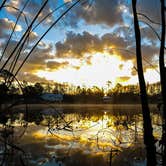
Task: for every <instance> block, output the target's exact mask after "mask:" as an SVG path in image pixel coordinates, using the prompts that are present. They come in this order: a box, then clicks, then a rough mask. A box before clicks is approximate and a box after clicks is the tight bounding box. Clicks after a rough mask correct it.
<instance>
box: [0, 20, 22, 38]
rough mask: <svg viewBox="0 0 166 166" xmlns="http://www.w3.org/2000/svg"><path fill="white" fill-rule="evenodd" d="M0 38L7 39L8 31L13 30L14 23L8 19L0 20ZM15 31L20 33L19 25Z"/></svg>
mask: <svg viewBox="0 0 166 166" xmlns="http://www.w3.org/2000/svg"><path fill="white" fill-rule="evenodd" d="M0 25H1V26H0V38H6V37H8V31H10V30H12V29H13V28H14V25H15V23H14V22H13V21H11V20H9V19H8V18H0ZM15 31H17V32H20V31H22V27H21V25H16V28H15Z"/></svg>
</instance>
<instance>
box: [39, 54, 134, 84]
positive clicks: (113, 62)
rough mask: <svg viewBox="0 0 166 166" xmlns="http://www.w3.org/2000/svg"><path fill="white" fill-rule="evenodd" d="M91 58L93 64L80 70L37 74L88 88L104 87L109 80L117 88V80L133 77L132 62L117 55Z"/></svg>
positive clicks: (82, 66)
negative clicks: (94, 86)
mask: <svg viewBox="0 0 166 166" xmlns="http://www.w3.org/2000/svg"><path fill="white" fill-rule="evenodd" d="M91 56H92V58H91V64H82V65H80V67H79V69H75V68H73V67H67V68H63V69H59V70H56V71H43V70H42V71H38V72H37V73H36V74H37V75H38V76H39V77H44V78H46V79H47V80H53V81H56V82H61V83H63V82H68V83H72V84H74V85H85V86H88V87H90V86H93V85H96V86H99V87H103V86H105V85H106V83H107V81H108V80H109V81H111V83H112V86H115V84H116V83H117V80H118V79H117V78H121V77H124V76H129V77H130V76H131V69H132V67H133V63H132V61H130V60H129V61H123V60H122V59H121V58H120V57H118V56H117V55H110V54H109V53H106V52H105V53H97V54H94V55H91ZM120 66H123V67H120ZM122 82H123V80H122Z"/></svg>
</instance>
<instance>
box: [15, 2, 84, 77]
mask: <svg viewBox="0 0 166 166" xmlns="http://www.w3.org/2000/svg"><path fill="white" fill-rule="evenodd" d="M80 1H81V0H77V1H76V2H75V3H74V4H73V5H71V6H70V7H69V8H68V9H67V10H66V11H65V12H63V13H62V14H61V16H59V18H58V19H57V20H56V21H55V22H54V23H53V24H52V25H51V26H50V27H49V28H48V29H47V31H46V32H45V33H44V34H43V35H42V36H41V37H40V39H39V40H38V41H37V42H36V44H35V45H34V47H33V48H32V49H31V51H30V52H29V53H28V55H27V56H26V58H25V59H24V61H23V62H22V64H21V65H20V66H19V68H18V69H17V71H16V73H15V75H14V76H16V75H17V74H18V72H19V71H20V69H21V68H22V66H23V65H24V63H25V62H26V60H27V59H28V58H29V56H30V55H31V53H32V52H33V50H34V49H35V48H36V47H37V45H38V44H39V42H40V41H41V40H42V39H43V38H44V37H45V35H46V34H47V33H48V32H49V31H50V30H51V29H52V28H53V27H54V26H55V25H56V24H57V23H58V22H59V21H60V20H61V18H62V17H64V16H65V15H66V14H67V13H68V12H69V11H70V10H71V9H72V8H73V7H74V6H76V5H77V4H78V3H79V2H80Z"/></svg>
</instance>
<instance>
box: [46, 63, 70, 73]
mask: <svg viewBox="0 0 166 166" xmlns="http://www.w3.org/2000/svg"><path fill="white" fill-rule="evenodd" d="M68 65H69V62H68V61H65V62H57V61H48V62H47V69H48V70H50V71H55V70H59V69H60V68H65V67H67V66H68Z"/></svg>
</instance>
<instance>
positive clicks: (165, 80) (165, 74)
mask: <svg viewBox="0 0 166 166" xmlns="http://www.w3.org/2000/svg"><path fill="white" fill-rule="evenodd" d="M160 2H161V42H160V55H159V66H160V80H161V94H162V101H163V120H164V121H163V135H162V144H163V147H164V152H163V161H162V162H163V165H164V166H165V165H166V67H165V62H164V61H165V57H164V50H165V48H164V47H165V2H164V0H160Z"/></svg>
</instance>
